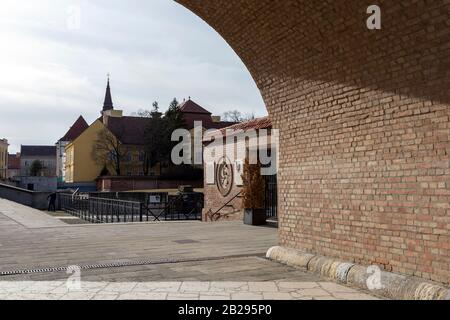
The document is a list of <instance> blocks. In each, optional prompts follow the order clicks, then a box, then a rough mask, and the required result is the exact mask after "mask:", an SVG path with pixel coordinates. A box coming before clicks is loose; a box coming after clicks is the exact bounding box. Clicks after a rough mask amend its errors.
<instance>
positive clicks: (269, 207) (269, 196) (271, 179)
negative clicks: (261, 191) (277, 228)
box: [265, 175, 278, 220]
mask: <svg viewBox="0 0 450 320" xmlns="http://www.w3.org/2000/svg"><path fill="white" fill-rule="evenodd" d="M265 180H266V188H265V193H266V194H265V207H266V216H267V218H268V219H274V220H276V219H277V217H278V190H277V189H278V186H277V175H273V176H265Z"/></svg>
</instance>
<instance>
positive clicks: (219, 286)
mask: <svg viewBox="0 0 450 320" xmlns="http://www.w3.org/2000/svg"><path fill="white" fill-rule="evenodd" d="M0 299H2V300H18V299H27V300H31V299H38V300H99V299H100V300H117V299H119V300H141V299H145V300H374V299H376V298H375V297H372V296H370V295H368V294H365V293H361V292H358V291H357V290H354V289H350V288H347V287H344V286H340V285H337V284H334V283H330V282H280V281H277V282H275V281H266V282H237V281H233V282H187V281H172V282H82V283H81V288H71V289H70V288H68V286H67V283H66V282H65V281H51V282H48V281H47V282H42V281H41V282H0Z"/></svg>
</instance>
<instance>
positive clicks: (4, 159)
mask: <svg viewBox="0 0 450 320" xmlns="http://www.w3.org/2000/svg"><path fill="white" fill-rule="evenodd" d="M8 146H9V144H8V140H6V139H0V179H2V180H3V179H6V174H7V171H8Z"/></svg>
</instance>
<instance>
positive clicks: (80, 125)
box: [59, 116, 89, 141]
mask: <svg viewBox="0 0 450 320" xmlns="http://www.w3.org/2000/svg"><path fill="white" fill-rule="evenodd" d="M87 128H89V125H88V124H87V122H86V120H84V118H83V117H82V116H80V117H79V118H78V119H77V121H75V123H74V124H73V125H72V127H70V129H69V131H67V133H66V134H65V135H64V137H62V138H61V139H59V141H73V140H75V139H76V138H78V137H79V136H80V134H82V133H83V131H84V130H86V129H87Z"/></svg>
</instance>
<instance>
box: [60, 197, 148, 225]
mask: <svg viewBox="0 0 450 320" xmlns="http://www.w3.org/2000/svg"><path fill="white" fill-rule="evenodd" d="M59 201H60V202H59V203H60V207H61V210H63V211H65V212H67V213H70V214H71V215H73V216H76V217H78V218H80V219H83V220H86V221H89V222H92V223H119V222H143V221H149V216H148V214H145V213H144V211H143V210H142V205H141V203H140V202H135V201H124V200H113V199H101V198H93V197H89V196H85V195H71V194H60V195H59Z"/></svg>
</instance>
